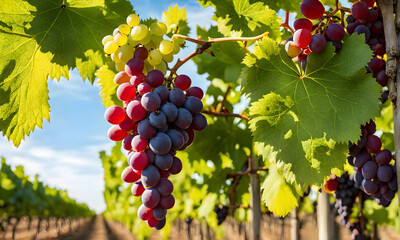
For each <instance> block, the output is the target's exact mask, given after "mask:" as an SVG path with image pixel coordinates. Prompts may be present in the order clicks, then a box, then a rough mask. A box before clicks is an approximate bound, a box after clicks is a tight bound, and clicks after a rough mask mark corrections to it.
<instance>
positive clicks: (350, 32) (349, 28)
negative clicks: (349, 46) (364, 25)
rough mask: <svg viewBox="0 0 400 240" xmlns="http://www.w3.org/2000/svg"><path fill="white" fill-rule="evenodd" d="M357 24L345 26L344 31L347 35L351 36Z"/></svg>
mask: <svg viewBox="0 0 400 240" xmlns="http://www.w3.org/2000/svg"><path fill="white" fill-rule="evenodd" d="M357 26H358V24H357V23H356V22H353V23H350V24H349V25H347V27H346V30H347V33H348V34H350V35H351V34H353V32H354V30H355V29H356V28H357Z"/></svg>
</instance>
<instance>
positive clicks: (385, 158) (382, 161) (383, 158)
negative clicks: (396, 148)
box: [375, 149, 392, 165]
mask: <svg viewBox="0 0 400 240" xmlns="http://www.w3.org/2000/svg"><path fill="white" fill-rule="evenodd" d="M390 160H392V153H391V152H390V151H389V150H387V149H383V150H382V151H380V152H378V153H377V154H376V156H375V161H376V162H377V163H378V164H379V165H388V164H389V163H390Z"/></svg>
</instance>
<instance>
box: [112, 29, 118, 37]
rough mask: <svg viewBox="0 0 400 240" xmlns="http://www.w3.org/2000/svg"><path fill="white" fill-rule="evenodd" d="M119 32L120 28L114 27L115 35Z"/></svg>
mask: <svg viewBox="0 0 400 240" xmlns="http://www.w3.org/2000/svg"><path fill="white" fill-rule="evenodd" d="M117 33H119V29H118V28H116V29H114V31H113V36H115V35H117Z"/></svg>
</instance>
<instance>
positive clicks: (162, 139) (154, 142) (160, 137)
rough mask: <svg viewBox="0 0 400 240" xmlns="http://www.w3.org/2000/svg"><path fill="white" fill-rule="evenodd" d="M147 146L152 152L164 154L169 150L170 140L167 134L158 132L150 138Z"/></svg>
mask: <svg viewBox="0 0 400 240" xmlns="http://www.w3.org/2000/svg"><path fill="white" fill-rule="evenodd" d="M149 146H150V149H151V150H152V151H153V152H154V153H156V154H158V155H164V154H167V153H168V152H169V151H170V150H171V146H172V142H171V139H170V138H169V137H168V135H167V134H165V133H162V132H158V133H157V135H156V136H155V137H153V138H152V139H150V144H149Z"/></svg>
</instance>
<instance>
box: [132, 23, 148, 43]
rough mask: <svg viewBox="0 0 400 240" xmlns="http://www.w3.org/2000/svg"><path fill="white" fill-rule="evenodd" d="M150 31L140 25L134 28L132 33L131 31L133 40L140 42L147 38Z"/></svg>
mask: <svg viewBox="0 0 400 240" xmlns="http://www.w3.org/2000/svg"><path fill="white" fill-rule="evenodd" d="M148 31H149V28H148V27H147V26H146V25H144V24H139V25H137V26H135V27H134V28H132V31H131V36H132V39H133V40H135V41H140V40H142V39H143V38H145V37H146V35H147V32H148Z"/></svg>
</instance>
